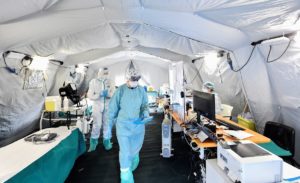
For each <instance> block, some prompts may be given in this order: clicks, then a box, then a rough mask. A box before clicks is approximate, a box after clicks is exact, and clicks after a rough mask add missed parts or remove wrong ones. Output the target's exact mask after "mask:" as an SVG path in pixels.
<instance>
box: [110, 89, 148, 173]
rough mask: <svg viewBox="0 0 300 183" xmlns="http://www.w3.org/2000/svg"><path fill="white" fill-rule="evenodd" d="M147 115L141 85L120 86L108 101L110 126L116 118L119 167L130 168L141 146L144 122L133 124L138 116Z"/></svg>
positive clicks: (146, 99) (144, 94)
mask: <svg viewBox="0 0 300 183" xmlns="http://www.w3.org/2000/svg"><path fill="white" fill-rule="evenodd" d="M146 117H149V111H148V98H147V94H146V92H145V90H144V88H143V87H141V86H137V87H136V88H134V89H130V88H129V87H128V86H127V84H124V85H122V86H120V87H119V88H118V89H117V90H116V92H115V93H114V95H113V97H112V98H111V100H110V103H109V109H108V118H109V120H108V121H109V123H110V126H112V125H113V122H114V120H116V130H117V139H118V142H119V146H120V152H119V161H120V167H121V169H126V168H130V167H131V164H132V160H133V158H134V157H135V156H137V155H138V154H139V151H140V150H141V148H142V145H143V141H144V135H145V124H135V123H134V122H135V121H137V120H138V119H139V118H142V119H143V118H146Z"/></svg>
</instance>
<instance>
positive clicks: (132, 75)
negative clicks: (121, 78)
mask: <svg viewBox="0 0 300 183" xmlns="http://www.w3.org/2000/svg"><path fill="white" fill-rule="evenodd" d="M126 78H127V80H128V85H129V87H131V88H135V87H137V86H138V81H139V80H140V79H141V75H140V73H139V71H138V70H137V69H136V67H135V66H134V64H133V62H132V61H131V62H130V64H129V66H128V68H127V70H126Z"/></svg>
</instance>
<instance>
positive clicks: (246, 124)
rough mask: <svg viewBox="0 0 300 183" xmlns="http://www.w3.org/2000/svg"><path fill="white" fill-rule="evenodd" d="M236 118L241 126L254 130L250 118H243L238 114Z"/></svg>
mask: <svg viewBox="0 0 300 183" xmlns="http://www.w3.org/2000/svg"><path fill="white" fill-rule="evenodd" d="M237 119H238V124H239V125H242V126H243V127H245V128H248V129H250V130H252V131H256V125H255V123H254V122H253V121H252V120H250V119H246V118H243V117H242V116H240V115H238V117H237Z"/></svg>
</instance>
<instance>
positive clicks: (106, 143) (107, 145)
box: [103, 139, 112, 151]
mask: <svg viewBox="0 0 300 183" xmlns="http://www.w3.org/2000/svg"><path fill="white" fill-rule="evenodd" d="M103 146H104V149H105V150H107V151H108V150H111V148H112V143H111V142H110V139H103Z"/></svg>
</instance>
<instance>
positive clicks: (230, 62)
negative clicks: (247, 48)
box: [228, 45, 256, 72]
mask: <svg viewBox="0 0 300 183" xmlns="http://www.w3.org/2000/svg"><path fill="white" fill-rule="evenodd" d="M255 48H256V45H254V46H253V48H252V51H251V53H250V56H249V57H248V59H247V61H246V63H245V64H244V65H243V66H242V67H240V68H239V69H237V70H234V68H233V66H232V61H231V60H230V61H228V64H229V65H230V68H231V70H232V71H233V72H240V71H241V70H242V69H243V68H244V67H245V66H246V65H248V63H249V62H250V59H251V57H252V55H253V52H254V50H255Z"/></svg>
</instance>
